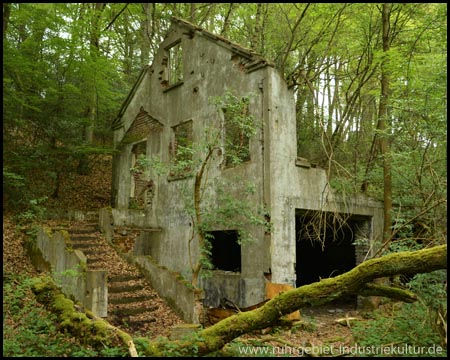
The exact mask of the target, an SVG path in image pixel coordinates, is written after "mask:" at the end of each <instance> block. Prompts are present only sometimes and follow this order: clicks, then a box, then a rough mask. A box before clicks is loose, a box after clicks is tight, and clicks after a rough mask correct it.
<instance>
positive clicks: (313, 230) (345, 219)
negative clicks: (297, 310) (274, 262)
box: [295, 209, 368, 305]
mask: <svg viewBox="0 0 450 360" xmlns="http://www.w3.org/2000/svg"><path fill="white" fill-rule="evenodd" d="M366 223H367V219H362V218H361V217H355V216H350V215H348V214H336V213H331V212H323V211H311V210H299V209H297V211H296V216H295V230H296V273H297V279H296V286H297V287H300V286H303V285H308V284H311V283H314V282H317V281H320V279H324V278H331V277H335V276H337V275H341V274H343V273H345V272H347V271H349V270H351V269H353V268H354V267H355V266H356V265H357V264H358V260H359V259H357V257H358V258H359V256H357V253H358V252H360V249H359V248H358V249H356V247H355V245H354V243H355V242H357V240H360V239H361V238H362V237H365V238H368V234H367V226H363V225H366ZM362 229H364V230H365V232H364V234H363V231H362ZM338 302H344V303H347V304H348V303H353V304H355V305H356V296H352V297H350V298H347V299H341V300H339V301H338Z"/></svg>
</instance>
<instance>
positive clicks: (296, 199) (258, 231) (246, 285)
mask: <svg viewBox="0 0 450 360" xmlns="http://www.w3.org/2000/svg"><path fill="white" fill-rule="evenodd" d="M227 91H232V92H233V93H234V94H235V95H236V96H238V97H239V96H247V95H248V94H252V96H251V98H250V102H249V104H248V111H249V113H250V114H252V115H253V116H254V118H255V119H257V120H258V121H260V126H258V128H257V133H256V135H255V136H254V137H252V138H251V139H250V140H249V141H248V142H247V143H246V145H245V146H247V147H248V156H247V158H244V159H242V160H243V162H242V163H241V164H240V165H238V166H231V165H229V164H228V163H227V153H226V152H227V148H226V147H225V146H223V147H222V151H220V152H216V153H215V154H214V158H213V160H212V162H211V166H210V168H209V174H208V176H209V178H211V179H213V178H219V179H222V180H223V181H228V183H231V184H233V181H234V179H238V178H239V179H247V180H249V181H251V182H252V183H253V184H254V188H255V189H256V191H255V192H254V194H253V195H252V196H251V198H250V201H251V202H252V204H254V208H255V209H259V208H263V207H264V208H265V209H266V210H267V211H268V214H269V215H270V222H271V229H270V231H266V230H267V229H264V228H263V227H256V226H252V227H250V228H249V229H248V230H250V231H251V232H252V233H253V237H254V238H255V239H256V241H254V242H252V243H249V244H242V245H239V244H238V243H237V242H236V237H237V230H239V229H229V228H214V229H209V230H210V231H211V233H212V234H213V235H214V239H213V240H212V250H211V251H212V259H213V265H214V266H215V270H214V271H213V276H212V277H211V278H208V279H203V280H201V286H202V288H203V289H204V297H205V298H204V304H205V305H206V306H217V305H218V304H219V301H220V299H221V298H224V297H225V298H227V299H230V300H232V301H233V302H235V303H236V304H237V305H239V306H241V307H245V306H250V305H253V304H256V303H258V302H261V301H262V300H264V298H265V286H266V283H267V282H268V281H271V282H272V283H278V284H290V285H292V286H299V285H303V284H307V283H311V282H313V281H317V280H319V278H324V277H330V276H334V275H337V274H339V273H342V272H345V271H347V270H349V269H351V268H352V267H354V266H355V265H356V264H357V263H359V262H361V261H363V259H364V256H365V255H366V254H367V251H370V246H371V244H373V242H375V241H380V239H381V236H382V228H383V226H382V225H383V224H382V221H383V216H382V214H383V212H382V207H381V206H380V204H379V203H376V202H374V201H372V200H370V199H368V198H367V197H364V196H362V195H358V196H352V197H350V196H347V197H345V198H341V197H339V196H337V195H336V194H334V193H333V191H332V189H330V187H329V183H328V181H327V174H326V171H325V170H324V169H321V168H318V167H315V166H313V165H312V164H310V163H309V162H308V161H306V160H305V159H302V158H299V157H298V156H297V143H296V142H297V140H296V139H297V136H296V131H297V130H296V113H295V104H294V95H293V92H292V91H291V90H290V89H288V87H287V85H286V82H285V81H284V79H283V76H282V75H281V74H279V72H278V71H277V70H276V69H275V68H274V66H273V65H272V64H271V63H269V62H268V61H266V60H265V59H264V58H262V57H261V56H259V55H258V54H256V53H254V52H253V51H251V50H248V49H246V48H243V47H241V46H239V45H237V44H234V43H233V42H230V41H228V40H226V39H224V38H222V37H220V36H217V35H214V34H212V33H210V32H208V31H205V30H203V29H201V28H199V27H198V26H195V25H193V24H191V23H188V22H186V21H184V20H181V19H178V18H174V19H173V22H172V26H171V28H170V30H169V32H168V34H167V37H166V38H165V40H164V41H163V43H162V44H161V46H160V47H159V50H158V51H157V53H156V54H155V57H154V59H153V64H152V65H151V66H148V67H146V68H145V69H143V71H142V72H141V74H140V75H139V78H138V80H137V82H136V84H135V85H134V87H133V89H132V90H131V92H130V94H129V96H128V97H127V99H126V101H125V102H124V104H123V106H122V108H121V110H120V113H119V115H118V117H117V118H116V119H115V121H114V122H113V129H114V144H115V147H116V149H117V150H118V152H117V155H115V158H114V165H113V210H112V215H113V221H114V224H115V225H118V226H124V225H127V226H133V227H136V228H140V229H141V235H140V236H139V238H138V241H137V243H136V244H135V255H136V256H145V255H150V256H151V258H152V261H153V263H155V264H158V265H159V266H161V267H164V268H166V269H168V270H170V271H173V272H178V273H180V274H182V276H183V277H184V278H185V279H188V280H189V278H190V276H191V272H190V264H189V256H188V254H189V251H190V250H189V248H188V240H189V237H190V234H191V230H192V221H191V217H190V216H189V215H188V214H187V213H186V210H185V208H184V203H183V201H181V199H180V193H179V190H180V188H181V187H182V186H185V185H186V184H187V183H189V182H190V184H191V185H192V184H193V181H194V179H193V177H192V176H174V174H168V175H162V174H159V173H156V172H152V171H150V172H148V171H136V161H137V159H138V157H139V156H140V155H144V156H146V157H148V158H150V157H156V158H159V159H161V161H162V162H164V163H167V164H168V163H170V161H171V160H172V159H173V157H174V156H175V155H176V147H177V145H178V144H179V143H180V142H184V143H186V142H190V143H192V142H196V141H200V140H199V139H201V137H202V136H203V135H204V129H205V128H206V127H210V126H214V124H220V123H221V122H223V121H226V118H225V117H224V116H223V114H222V115H221V114H220V112H218V111H217V108H216V107H215V106H214V105H213V104H211V101H210V98H211V97H213V96H222V95H223V94H224V93H225V92H227ZM217 126H219V125H217ZM225 136H226V134H224V137H225ZM130 169H131V170H133V169H134V170H135V171H131V170H130ZM147 170H148V169H147ZM183 184H184V185H183ZM239 184H240V182H236V183H235V185H233V186H229V192H230V193H231V194H234V195H235V196H238V197H239V196H240V194H242V192H243V191H244V189H242V188H240V185H239ZM212 194H214V189H213V190H212ZM337 219H341V221H336V220H337ZM325 220H327V221H325ZM342 220H345V222H343V221H342ZM318 239H320V240H321V241H317V240H318ZM224 244H225V245H224ZM355 244H356V245H355ZM191 251H192V249H191ZM197 256H198V248H197V249H196V248H195V247H194V257H197ZM166 286H168V285H167V284H166V285H164V286H163V288H164V287H166ZM162 291H164V289H163V290H162ZM162 295H163V296H164V295H167V294H162ZM167 296H169V295H167ZM169 297H170V296H169ZM173 297H175V298H176V295H174V296H173Z"/></svg>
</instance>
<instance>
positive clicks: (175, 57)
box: [168, 41, 183, 85]
mask: <svg viewBox="0 0 450 360" xmlns="http://www.w3.org/2000/svg"><path fill="white" fill-rule="evenodd" d="M168 52H169V67H168V70H169V85H174V84H176V83H179V82H181V81H183V48H182V47H181V41H179V42H177V43H176V44H175V45H173V46H172V47H170V48H169V49H168Z"/></svg>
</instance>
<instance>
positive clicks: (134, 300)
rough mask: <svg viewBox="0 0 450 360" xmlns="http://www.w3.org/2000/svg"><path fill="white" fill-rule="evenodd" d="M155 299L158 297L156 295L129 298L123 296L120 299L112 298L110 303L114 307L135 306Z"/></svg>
mask: <svg viewBox="0 0 450 360" xmlns="http://www.w3.org/2000/svg"><path fill="white" fill-rule="evenodd" d="M155 297H156V295H139V296H127V297H124V296H121V297H118V298H113V297H110V299H109V303H110V304H112V305H122V304H133V303H138V302H144V301H148V300H152V299H154V298H155Z"/></svg>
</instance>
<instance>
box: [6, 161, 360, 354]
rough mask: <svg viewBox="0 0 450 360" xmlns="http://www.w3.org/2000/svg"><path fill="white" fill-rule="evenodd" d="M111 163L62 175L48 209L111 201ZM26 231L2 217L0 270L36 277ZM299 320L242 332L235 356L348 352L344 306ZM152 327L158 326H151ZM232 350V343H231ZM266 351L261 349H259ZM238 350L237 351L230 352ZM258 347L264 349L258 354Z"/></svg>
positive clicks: (309, 311)
mask: <svg viewBox="0 0 450 360" xmlns="http://www.w3.org/2000/svg"><path fill="white" fill-rule="evenodd" d="M110 174H111V162H110V159H108V158H103V159H98V162H97V164H96V166H95V167H94V169H93V172H92V174H91V175H90V176H79V175H71V176H70V177H67V178H62V179H61V184H60V191H59V193H60V198H59V199H51V200H49V202H48V204H45V205H49V206H50V207H51V208H62V209H77V210H84V211H86V210H94V209H99V208H100V207H104V206H108V205H109V191H110V186H111V181H110V178H111V175H110ZM24 237H25V235H24V233H23V232H20V231H18V230H17V225H16V223H15V220H14V217H13V216H12V214H10V213H8V212H6V213H4V217H3V271H4V273H13V274H18V273H25V274H27V275H29V276H36V275H37V272H36V270H35V269H34V267H33V266H32V264H31V262H30V260H29V258H28V256H27V255H26V252H25V249H24V246H23V245H24ZM301 314H302V315H301V320H300V321H298V322H296V323H294V324H292V326H291V327H286V326H274V327H272V328H270V329H265V330H263V331H259V332H255V333H253V334H246V335H244V336H242V337H240V338H239V339H238V340H237V341H238V344H239V346H238V347H239V353H238V354H235V355H237V356H252V355H253V356H254V355H258V354H259V355H262V354H263V353H262V352H264V354H267V355H269V356H271V355H272V356H286V355H287V356H289V355H292V356H299V355H302V354H303V355H308V354H309V352H311V351H313V352H315V353H317V352H319V353H321V354H322V355H325V356H326V355H334V356H336V355H337V354H340V355H342V354H344V353H346V351H347V350H346V348H345V347H350V346H352V345H353V344H354V340H353V338H352V334H351V329H350V328H349V327H348V326H346V325H342V324H339V323H338V322H337V321H336V320H337V319H342V318H345V317H359V318H360V316H358V313H357V312H356V311H355V310H354V308H353V307H351V306H349V305H348V304H338V305H328V306H323V307H320V308H305V309H301ZM155 325H156V324H155ZM161 327H162V328H161V329H159V330H158V329H157V328H156V329H153V331H152V333H153V334H164V335H165V334H167V326H166V325H164V323H161ZM234 349H236V347H234ZM262 349H265V350H262ZM234 351H236V350H234ZM260 351H262V352H260Z"/></svg>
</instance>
